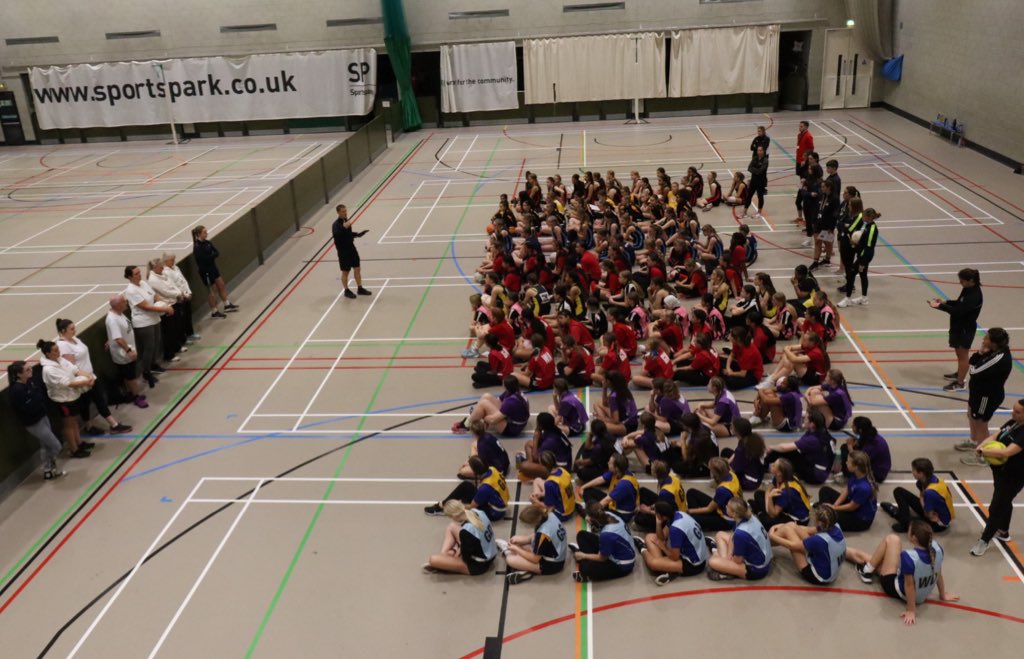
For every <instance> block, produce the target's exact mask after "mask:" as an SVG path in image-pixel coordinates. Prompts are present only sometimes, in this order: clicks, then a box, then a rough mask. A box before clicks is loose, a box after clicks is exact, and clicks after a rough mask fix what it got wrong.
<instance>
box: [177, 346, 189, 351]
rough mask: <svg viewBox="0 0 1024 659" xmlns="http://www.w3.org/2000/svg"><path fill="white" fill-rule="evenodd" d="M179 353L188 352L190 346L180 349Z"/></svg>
mask: <svg viewBox="0 0 1024 659" xmlns="http://www.w3.org/2000/svg"><path fill="white" fill-rule="evenodd" d="M178 352H188V346H187V345H184V346H181V347H180V348H178Z"/></svg>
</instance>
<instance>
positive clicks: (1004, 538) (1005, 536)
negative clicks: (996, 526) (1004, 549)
mask: <svg viewBox="0 0 1024 659" xmlns="http://www.w3.org/2000/svg"><path fill="white" fill-rule="evenodd" d="M1012 539H1013V538H1011V537H1010V532H1009V531H996V540H999V541H1000V542H1009V541H1010V540H1012Z"/></svg>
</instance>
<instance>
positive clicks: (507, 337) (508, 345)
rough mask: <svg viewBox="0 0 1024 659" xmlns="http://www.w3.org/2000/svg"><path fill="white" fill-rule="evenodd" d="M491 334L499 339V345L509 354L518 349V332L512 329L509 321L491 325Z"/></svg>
mask: <svg viewBox="0 0 1024 659" xmlns="http://www.w3.org/2000/svg"><path fill="white" fill-rule="evenodd" d="M490 329H491V334H493V335H495V336H496V337H498V343H500V344H501V347H502V348H504V349H505V350H508V351H509V352H512V349H513V348H515V347H516V332H515V330H514V329H512V326H511V325H509V324H508V320H503V321H501V322H500V323H495V324H493V325H491V328H490Z"/></svg>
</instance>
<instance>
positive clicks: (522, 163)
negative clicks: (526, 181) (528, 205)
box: [510, 138, 526, 199]
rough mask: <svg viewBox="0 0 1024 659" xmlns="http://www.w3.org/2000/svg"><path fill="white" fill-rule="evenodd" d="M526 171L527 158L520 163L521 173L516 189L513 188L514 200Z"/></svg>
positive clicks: (517, 177)
mask: <svg viewBox="0 0 1024 659" xmlns="http://www.w3.org/2000/svg"><path fill="white" fill-rule="evenodd" d="M510 139H511V138H510ZM524 169H526V158H523V162H521V163H519V173H518V174H516V187H514V188H512V198H513V199H515V196H516V193H517V192H518V191H519V183H520V181H522V180H523V170H524Z"/></svg>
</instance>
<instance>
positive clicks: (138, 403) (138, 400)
mask: <svg viewBox="0 0 1024 659" xmlns="http://www.w3.org/2000/svg"><path fill="white" fill-rule="evenodd" d="M132 403H133V404H134V405H135V407H138V408H139V409H143V410H144V409H146V408H147V407H149V401H147V400H146V397H145V396H136V397H135V400H133V401H132Z"/></svg>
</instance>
